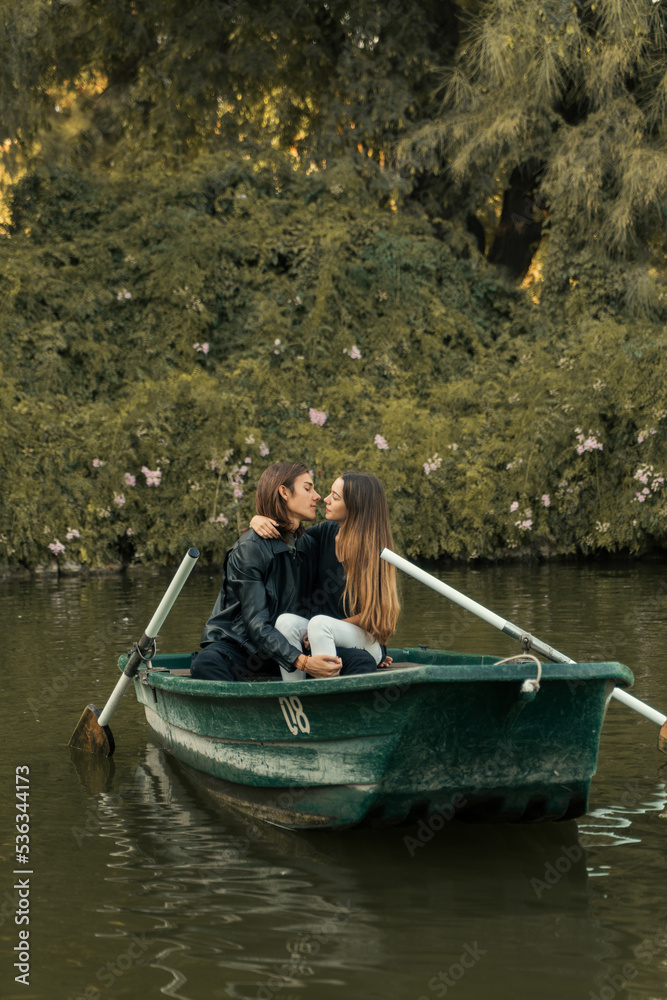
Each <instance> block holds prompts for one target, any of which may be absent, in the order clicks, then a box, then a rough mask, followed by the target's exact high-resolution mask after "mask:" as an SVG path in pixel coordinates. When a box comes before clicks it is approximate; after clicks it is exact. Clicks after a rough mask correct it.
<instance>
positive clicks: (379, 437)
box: [373, 434, 389, 451]
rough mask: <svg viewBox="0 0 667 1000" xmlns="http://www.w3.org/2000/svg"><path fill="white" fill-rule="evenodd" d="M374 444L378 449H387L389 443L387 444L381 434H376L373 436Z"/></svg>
mask: <svg viewBox="0 0 667 1000" xmlns="http://www.w3.org/2000/svg"><path fill="white" fill-rule="evenodd" d="M373 440H374V441H375V444H376V445H377V447H378V448H379V449H380V451H388V450H389V445H388V444H387V441H386V438H383V437H382V435H381V434H376V435H375V437H374V438H373Z"/></svg>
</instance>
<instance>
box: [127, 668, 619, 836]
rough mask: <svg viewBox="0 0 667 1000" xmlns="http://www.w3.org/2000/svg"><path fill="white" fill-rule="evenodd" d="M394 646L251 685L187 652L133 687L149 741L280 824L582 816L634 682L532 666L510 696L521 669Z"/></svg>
mask: <svg viewBox="0 0 667 1000" xmlns="http://www.w3.org/2000/svg"><path fill="white" fill-rule="evenodd" d="M389 652H390V655H391V656H393V658H394V661H396V662H395V665H394V667H393V668H392V669H390V670H387V671H385V670H383V671H378V672H377V673H375V674H370V675H362V676H356V677H347V678H346V677H337V678H332V679H329V680H310V681H305V682H304V681H288V682H285V681H281V680H273V679H267V680H265V681H262V682H260V681H255V682H253V683H226V682H221V681H197V680H193V679H191V678H190V677H189V676H179V675H177V674H174V673H172V672H171V671H181V672H183V671H185V670H186V669H187V668H188V666H189V661H190V660H189V656H180V655H162V656H156V657H155V659H154V660H153V666H152V667H151V668H150V669H148V670H147V669H142V670H140V671H139V674H138V675H137V677H136V679H135V689H136V692H137V698H138V700H139V701H140V702H141V703H142V704H143V706H144V709H145V712H146V719H147V721H148V725H149V727H150V729H151V731H152V733H153V734H154V735H155V737H156V739H157V741H158V742H159V743H160V744H161V745H162V746H163V747H165V748H166V749H167V750H168V751H170V752H171V753H172V754H173V755H174V757H176V758H177V759H178V760H179V761H180V762H181V763H183V764H185V765H186V766H187V767H188V768H189V769H192V774H193V775H194V776H195V777H196V778H197V780H198V781H200V782H201V783H203V784H204V785H206V786H207V787H208V788H209V790H210V791H212V792H213V793H214V794H215V795H216V796H218V797H219V798H220V799H221V800H223V801H226V802H228V803H233V804H236V805H239V806H241V807H243V808H244V809H249V810H250V811H251V812H252V813H253V814H254V815H255V816H256V817H258V818H262V819H265V820H267V821H269V822H272V823H276V824H278V825H280V826H283V827H288V828H291V829H299V828H309V827H346V826H355V825H358V824H360V823H373V824H391V823H398V822H402V821H404V820H406V819H417V818H419V817H429V816H430V817H437V816H438V815H440V816H441V817H443V818H444V819H448V818H451V817H453V816H456V817H457V818H460V819H465V820H484V821H494V820H504V821H514V822H517V821H521V822H535V821H539V820H564V819H572V818H575V817H576V816H580V815H582V814H583V813H584V812H585V811H586V809H587V804H588V794H589V790H590V782H591V778H592V776H593V774H594V773H595V770H596V765H597V754H598V745H599V738H600V730H601V727H602V722H603V718H604V712H605V708H606V705H607V703H608V700H609V698H610V696H611V691H612V690H613V686H614V685H615V684H622V685H623V686H630V685H631V684H632V681H633V677H632V674H631V672H630V671H629V670H628V668H627V667H625V666H623V665H622V664H620V663H579V664H575V665H571V664H543V667H542V671H543V673H542V680H541V686H540V690H539V692H538V693H537V695H535V696H532V697H531V696H530V695H523V694H522V693H521V684H522V682H523V680H524V679H525V678H526V677H530V676H534V673H535V668H534V666H533V665H531V664H526V663H522V664H516V663H499V664H498V665H497V666H496V665H495V664H496V658H495V657H492V656H474V655H470V654H462V653H449V652H443V651H436V650H429V651H424V650H421V649H407V650H403V649H400V650H399V649H394V650H390V651H389ZM124 660H125V658H124V657H121V661H120V665H121V667H122V665H123V664H124ZM399 662H402V663H404V664H405V666H400V665H399V666H397V665H396V664H397V663H399ZM432 822H436V820H435V819H433V820H432ZM437 822H438V823H439V822H440V820H437Z"/></svg>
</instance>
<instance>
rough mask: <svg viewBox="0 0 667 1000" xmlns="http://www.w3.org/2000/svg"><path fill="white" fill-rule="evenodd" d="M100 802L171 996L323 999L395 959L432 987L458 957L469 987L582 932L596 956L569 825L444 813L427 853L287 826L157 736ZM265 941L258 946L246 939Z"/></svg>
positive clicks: (359, 835)
mask: <svg viewBox="0 0 667 1000" xmlns="http://www.w3.org/2000/svg"><path fill="white" fill-rule="evenodd" d="M97 798H98V801H99V805H98V810H97V811H98V814H99V816H100V820H101V822H102V821H103V826H102V827H101V828H100V831H99V834H100V836H101V837H104V838H106V839H108V840H110V841H111V844H110V847H109V860H108V861H107V865H108V868H109V870H110V872H111V873H112V874H111V879H112V881H114V882H115V883H117V884H118V883H121V882H124V883H126V885H127V892H126V895H127V900H128V902H127V904H126V906H124V907H122V909H121V912H123V911H126V912H128V911H129V912H130V913H131V914H132V915H133V916H134V917H136V915H137V914H140V915H142V923H143V924H144V925H145V926H150V927H151V930H150V931H149V932H147V933H148V934H149V936H150V938H151V940H152V942H153V943H154V947H153V948H152V949H151V954H152V955H153V956H154V957H153V958H151V959H149V960H147V961H148V962H149V964H150V966H151V968H153V969H154V970H156V971H158V972H160V973H162V972H169V975H170V977H171V979H170V982H169V983H167V984H164V982H163V979H162V977H161V976H160V977H159V978H158V979H157V980H156V982H155V983H154V986H156V985H157V988H158V989H160V990H161V991H162V992H163V993H165V994H166V995H169V996H178V997H182V998H184V1000H198V998H199V997H200V996H203V995H204V994H203V993H202V992H201V990H202V988H203V987H204V985H205V984H207V983H208V984H209V985H210V983H212V982H221V981H224V983H225V984H226V990H227V993H226V994H225V995H229V996H235V997H239V998H246V997H258V996H268V995H269V994H270V995H275V994H276V993H277V992H280V995H281V998H282V1000H284V998H285V996H286V995H287V993H286V991H288V990H289V989H290V988H295V989H297V990H298V991H299V993H298V995H300V996H301V995H304V994H303V991H304V990H307V989H310V990H313V989H316V991H317V994H316V995H317V996H318V997H319V996H328V995H329V991H333V992H332V995H333V993H334V992H335V991H336V990H337V989H340V987H341V986H344V985H345V984H346V983H349V981H350V977H352V979H353V980H354V979H357V978H359V977H361V978H362V979H363V981H366V980H368V978H369V977H370V979H371V980H373V979H376V978H378V977H379V978H380V979H384V978H385V976H386V969H387V968H389V967H391V965H392V961H393V960H394V959H395V956H396V955H401V971H400V973H398V975H397V977H392V979H393V981H394V985H395V986H396V985H397V984H398V985H400V984H401V983H402V984H403V986H401V987H400V988H401V989H402V990H405V989H408V987H407V984H408V983H409V982H410V983H414V982H417V983H418V984H421V985H420V986H418V989H420V990H421V991H425V992H427V993H428V980H429V979H431V978H432V976H433V975H437V973H438V971H441V970H445V971H446V970H447V969H448V968H449V967H450V966H452V967H454V969H455V972H456V971H458V965H459V964H460V963H459V961H458V960H459V959H460V958H461V956H462V954H464V955H466V956H467V958H468V960H469V963H471V964H470V967H471V970H472V966H473V964H474V965H475V973H476V976H475V981H476V983H477V985H476V986H474V989H475V990H476V989H479V988H481V986H482V984H483V983H484V982H490V981H491V980H492V979H493V978H494V977H495V975H496V973H491V972H490V971H489V970H488V969H487V970H486V971H485V968H484V959H486V958H487V957H488V956H489V955H493V956H494V959H493V965H494V967H495V968H496V969H497V963H498V962H499V961H501V962H502V964H503V966H504V967H505V972H506V974H507V975H508V976H512V977H514V976H515V975H516V974H518V972H519V970H522V971H521V974H522V975H525V974H526V972H527V971H529V970H530V969H533V970H534V972H535V974H537V972H538V969H539V968H540V965H541V963H542V962H543V958H544V948H545V944H546V945H548V947H549V950H550V951H552V950H553V942H554V939H557V942H558V945H557V952H559V953H561V954H562V956H563V957H565V956H567V961H568V963H571V962H573V961H574V962H577V961H578V958H577V956H578V955H579V952H580V949H581V943H582V940H584V939H586V940H588V941H589V944H590V951H591V957H590V958H589V959H588V960H587V962H586V963H585V964H586V965H587V966H588V967H594V965H595V962H596V959H595V958H594V955H595V954H596V953H597V954H598V955H599V954H600V950H601V949H600V942H599V935H598V928H597V923H596V921H595V919H594V917H593V915H592V910H591V906H590V896H589V891H588V880H587V873H586V858H585V852H584V849H583V848H582V846H581V844H580V843H579V839H578V832H577V826H576V824H575V823H566V824H561V825H557V824H546V825H540V826H536V827H532V828H531V827H525V826H517V827H511V826H505V825H503V826H499V827H481V826H465V825H463V824H459V823H451V824H449V826H448V827H446V828H445V829H443V830H442V831H440V832H438V833H435V834H434V833H433V831H429V832H430V835H431V839H430V840H427V839H426V838H424V840H425V842H424V843H423V844H422V846H420V847H418V848H416V847H415V846H414V845H415V844H417V843H421V841H420V840H419V832H420V831H419V830H418V829H417V828H412V827H405V828H397V829H395V830H390V831H386V830H383V831H377V832H374V831H372V830H359V831H356V832H355V831H349V832H347V833H346V834H344V835H341V834H340V833H335V832H326V831H322V832H312V833H292V832H289V831H284V830H280V829H278V828H276V827H271V826H268V825H264V824H255V823H253V822H252V819H251V818H248V817H244V816H242V815H238V816H235V815H233V814H232V813H230V812H228V811H227V810H221V809H218V808H217V807H213V805H212V804H211V803H210V802H209V801H208V799H207V797H206V794H205V792H203V791H202V790H201V789H200V788H199V786H194V785H192V784H191V782H190V781H189V780H188V777H187V775H186V774H185V772H184V771H183V770H182V769H181V767H180V766H179V765H178V764H177V763H176V762H173V761H172V760H171V759H170V758H169V757H168V756H167V755H166V754H165V753H164V752H163V751H162V750H159V749H158V748H156V747H153V746H152V745H150V744H149V745H148V747H147V748H146V752H145V755H144V756H143V759H142V760H141V761H140V763H139V764H138V765H137V768H136V772H135V775H134V782H133V787H129V784H128V787H126V788H124V789H122V788H121V789H120V790H119V791H117V792H115V793H113V792H111V793H109V792H101V793H98V796H97ZM545 897H548V904H549V905H548V908H546V907H545V906H544V904H543V899H544V898H545ZM404 914H405V915H408V919H407V920H406V919H405V917H404ZM565 914H567V930H565V929H564V928H563V927H562V926H561V924H562V920H563V917H564V915H565ZM147 917H148V918H150V920H149V922H148V924H147V922H146V918H147ZM249 927H251V928H252V934H251V937H250V940H249V938H248V931H249ZM259 940H261V943H262V948H261V951H260V952H259V953H258V952H257V950H256V948H255V947H251V946H250V945H251V942H258V941H259ZM466 947H467V948H468V950H467V952H466V951H465V950H464V949H465V948H466ZM156 949H159V951H157V950H156ZM434 956H437V958H434ZM473 956H475V958H474V962H473ZM434 963H435V964H437V966H438V967H437V968H436V967H435V964H434ZM431 972H432V975H431ZM591 972H593V974H594V971H593V968H589V969H588V973H589V974H591ZM469 978H470V981H469V986H473V985H474V983H473V978H472V973H471V976H470V977H469ZM462 986H463V983H462ZM412 989H413V991H414V986H413V987H412ZM465 992H467V990H464V989H462V991H461V993H460V995H465ZM221 995H223V994H221ZM389 995H396V996H402V995H406V996H407V995H410V994H409V992H408V993H403V992H398V993H395V994H389ZM469 995H472V994H469Z"/></svg>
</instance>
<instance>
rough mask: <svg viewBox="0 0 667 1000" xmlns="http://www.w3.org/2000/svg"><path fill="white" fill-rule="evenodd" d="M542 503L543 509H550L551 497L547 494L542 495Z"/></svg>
mask: <svg viewBox="0 0 667 1000" xmlns="http://www.w3.org/2000/svg"><path fill="white" fill-rule="evenodd" d="M542 503H543V504H544V506H545V507H551V497H550V496H549V494H548V493H543V494H542Z"/></svg>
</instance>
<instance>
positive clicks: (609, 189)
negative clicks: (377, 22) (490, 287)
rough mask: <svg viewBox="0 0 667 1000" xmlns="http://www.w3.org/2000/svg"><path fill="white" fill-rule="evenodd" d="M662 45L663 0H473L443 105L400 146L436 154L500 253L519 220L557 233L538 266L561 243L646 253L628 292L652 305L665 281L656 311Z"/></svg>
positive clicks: (628, 254)
mask: <svg viewBox="0 0 667 1000" xmlns="http://www.w3.org/2000/svg"><path fill="white" fill-rule="evenodd" d="M666 51H667V14H666V13H665V5H664V4H662V3H655V2H651V0H594V2H593V0H580V2H577V3H564V2H562V0H541V2H539V3H537V2H535V0H496V2H489V3H486V4H483V5H480V7H479V9H478V10H477V11H475V13H474V15H473V16H472V17H471V18H470V21H469V25H468V28H467V30H466V32H465V37H463V38H462V39H461V44H460V45H459V48H458V50H457V54H456V59H455V61H454V64H453V65H452V66H451V67H449V68H447V69H446V71H445V79H444V83H445V86H444V98H443V107H442V112H441V114H440V115H439V116H437V117H436V119H435V120H434V121H432V122H428V123H426V124H425V125H423V126H422V127H421V128H417V129H416V130H414V131H412V132H410V133H408V134H407V135H406V136H404V137H403V139H402V145H403V151H404V156H405V157H406V160H407V161H408V162H412V163H413V164H418V163H420V162H424V163H425V164H427V165H429V166H430V167H431V168H432V169H434V170H443V169H445V168H444V166H443V163H442V161H441V159H440V157H442V159H443V160H444V161H445V163H446V170H447V171H448V172H449V174H450V176H451V177H452V178H453V180H454V182H455V184H456V186H457V188H458V190H459V191H460V192H461V194H462V196H463V197H464V198H465V199H466V201H467V205H468V208H469V210H470V211H471V212H477V213H478V214H479V216H480V218H481V219H483V220H484V222H485V224H486V226H487V228H488V229H489V230H490V232H491V233H492V234H493V235H494V237H495V247H496V254H495V257H496V259H498V260H502V259H503V252H504V253H505V256H506V259H507V261H508V262H509V260H510V259H511V256H512V254H511V245H510V244H511V242H512V240H514V241H515V242H516V241H518V240H519V239H520V235H521V233H522V232H523V233H526V232H528V233H530V234H532V239H533V241H535V240H539V238H540V236H544V235H545V234H547V233H548V234H550V235H551V236H555V237H556V239H555V240H550V241H549V243H548V244H547V245H546V247H545V252H544V255H543V258H542V260H541V270H542V271H543V273H544V274H545V275H549V274H550V272H552V271H553V272H556V273H557V272H559V271H561V270H562V258H561V255H560V251H561V249H562V245H563V243H569V244H571V245H573V247H574V248H576V247H577V245H578V244H582V243H585V244H586V245H587V246H586V249H587V251H588V252H589V253H590V252H593V253H594V254H596V255H597V256H601V255H600V253H599V248H600V247H602V248H604V251H605V253H606V254H607V255H608V256H609V257H611V258H612V259H613V258H614V256H618V255H620V256H622V257H625V258H629V259H631V260H634V261H636V262H638V263H640V264H641V265H642V266H641V267H640V269H639V273H638V274H637V275H635V281H634V282H633V281H631V282H630V288H629V294H630V299H631V300H633V296H634V301H635V303H636V304H640V303H641V304H642V305H644V304H646V305H647V306H649V308H650V307H651V305H655V304H656V303H657V300H658V299H659V297H660V295H661V294H662V305H661V308H662V314H663V315H664V310H665V299H664V285H665V280H666V277H667V268H666V267H665V263H666V259H665V254H664V247H663V237H664V230H665V215H666V214H667V156H665V137H666V135H667V62H666V60H665V53H666ZM501 206H502V215H501V216H500V223H499V224H498V214H499V212H500V207H501ZM528 242H530V239H529V241H528ZM503 243H504V244H505V246H503V245H502V244H503ZM596 252H597V253H596ZM529 259H530V258H529V257H527V258H526V260H525V262H524V264H525V266H523V267H522V266H521V262H519V264H518V265H517V268H516V270H517V273H520V274H521V273H525V270H526V269H527V266H528V261H529ZM656 268H659V272H658V274H657V276H658V281H657V282H656V281H655V280H652V279H654V278H655V277H656ZM647 270H648V271H649V272H650V273H649V275H648V276H647V275H646V272H647ZM651 272H652V273H651ZM640 276H641V277H643V278H645V280H644V288H643V290H642V291H638V290H637V287H636V283H637V279H638V278H639V277H640ZM647 278H648V280H646V279H647Z"/></svg>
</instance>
